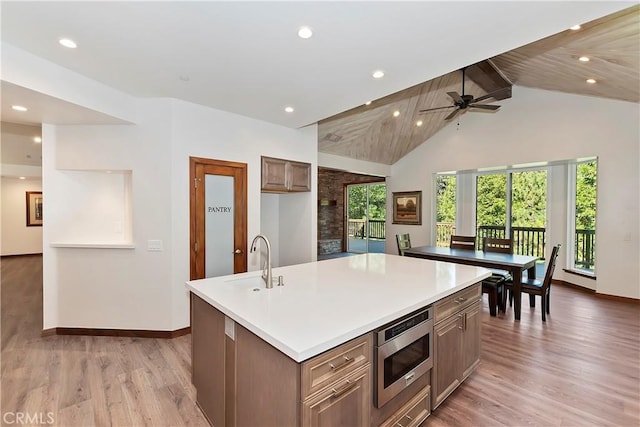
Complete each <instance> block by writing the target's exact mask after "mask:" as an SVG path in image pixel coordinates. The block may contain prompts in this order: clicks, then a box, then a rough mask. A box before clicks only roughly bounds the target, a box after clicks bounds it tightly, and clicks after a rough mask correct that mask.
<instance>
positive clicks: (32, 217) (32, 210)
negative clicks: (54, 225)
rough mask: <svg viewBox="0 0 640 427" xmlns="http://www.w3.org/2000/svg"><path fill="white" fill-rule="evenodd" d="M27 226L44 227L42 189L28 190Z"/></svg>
mask: <svg viewBox="0 0 640 427" xmlns="http://www.w3.org/2000/svg"><path fill="white" fill-rule="evenodd" d="M27 227H42V191H27Z"/></svg>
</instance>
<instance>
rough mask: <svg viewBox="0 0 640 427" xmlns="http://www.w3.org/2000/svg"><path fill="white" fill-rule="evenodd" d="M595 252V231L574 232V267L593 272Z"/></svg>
mask: <svg viewBox="0 0 640 427" xmlns="http://www.w3.org/2000/svg"><path fill="white" fill-rule="evenodd" d="M595 250H596V230H576V247H575V254H576V259H575V265H576V267H578V268H584V269H585V270H593V267H594V262H593V260H594V258H595Z"/></svg>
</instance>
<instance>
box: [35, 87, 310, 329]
mask: <svg viewBox="0 0 640 427" xmlns="http://www.w3.org/2000/svg"><path fill="white" fill-rule="evenodd" d="M139 102H140V104H139V107H140V108H139V113H138V117H139V122H138V123H137V124H136V125H131V126H128V125H121V126H57V127H56V126H49V125H47V126H45V127H44V128H45V130H46V132H44V134H45V135H46V138H47V139H46V140H44V138H43V176H44V180H45V182H46V183H47V185H46V189H47V194H48V195H49V196H48V197H49V198H50V199H51V200H52V203H51V206H48V209H51V210H52V213H51V218H50V221H49V220H48V223H47V226H48V230H49V231H50V233H48V234H47V233H45V236H46V238H45V259H46V261H45V264H46V268H45V288H46V289H45V322H44V323H45V326H44V327H45V329H46V328H52V327H87V328H117V329H150V330H176V329H180V328H183V327H185V326H188V325H189V300H188V293H187V291H186V289H185V286H184V283H185V281H187V280H189V262H190V261H189V191H190V182H189V157H190V156H195V157H205V158H212V159H219V160H227V161H236V162H243V163H247V164H248V183H247V184H248V185H247V187H248V188H247V190H248V235H249V238H250V239H252V238H253V236H255V235H256V234H258V233H260V232H261V215H267V216H268V219H267V220H266V222H267V223H269V224H271V225H270V226H271V227H273V228H274V229H272V230H270V231H271V232H273V233H276V234H275V235H274V236H275V237H276V239H275V243H276V244H275V246H274V251H277V255H276V259H278V260H279V262H280V265H286V264H288V263H296V262H308V261H311V260H314V259H315V250H316V246H315V233H316V222H317V219H316V217H315V203H314V202H315V200H316V190H315V188H316V187H317V184H316V177H315V174H314V178H313V182H312V186H313V187H312V188H313V191H312V192H309V193H301V194H292V195H280V196H275V197H279V198H280V199H279V200H278V201H277V203H278V205H279V209H280V213H282V212H283V211H286V212H293V213H295V214H289V213H287V214H286V215H284V216H282V215H279V212H278V211H275V212H270V211H269V210H267V211H261V206H260V204H261V197H260V196H261V193H260V156H261V155H268V156H274V157H283V158H289V159H292V160H300V161H306V162H310V163H312V164H313V170H316V149H317V147H316V136H315V129H314V127H310V128H305V129H301V130H292V129H288V128H283V127H280V126H275V125H271V124H268V123H265V122H260V121H256V120H253V119H249V118H246V117H242V116H238V115H234V114H230V113H226V112H222V111H216V110H212V109H209V108H206V107H202V106H199V105H195V104H190V103H186V102H182V101H176V100H162V99H155V100H154V99H147V100H140V101H139ZM73 169H96V170H101V171H104V170H131V171H132V178H131V181H132V183H131V194H132V203H131V205H132V206H131V209H132V217H133V221H132V222H133V224H132V236H133V239H132V240H133V244H134V245H135V248H134V249H86V248H57V247H50V246H49V245H50V244H51V243H52V241H54V240H59V239H60V237H59V236H60V235H61V234H64V229H65V228H66V227H68V224H71V223H73V218H69V215H72V213H70V212H69V210H68V204H65V203H64V200H65V197H64V192H65V191H66V190H67V189H66V188H65V185H64V184H65V182H67V180H68V174H69V173H70V172H69V171H68V170H73ZM270 215H274V216H273V217H271V216H270ZM288 227H291V228H292V229H294V230H301V231H300V232H299V233H298V237H297V238H295V239H289V238H288V239H286V240H284V242H286V245H285V244H282V245H280V244H279V243H280V241H279V240H278V238H279V237H280V235H281V234H282V230H285V229H288ZM76 238H77V236H76ZM151 239H153V240H161V241H162V242H163V247H164V250H163V251H162V252H149V251H147V242H148V240H151ZM89 240H90V239H89ZM81 243H90V241H83V242H81ZM96 243H99V242H96ZM248 243H250V242H248ZM246 249H247V251H248V249H249V248H248V247H247V248H246ZM248 260H249V270H257V269H259V268H260V263H259V260H258V256H254V255H249V259H248Z"/></svg>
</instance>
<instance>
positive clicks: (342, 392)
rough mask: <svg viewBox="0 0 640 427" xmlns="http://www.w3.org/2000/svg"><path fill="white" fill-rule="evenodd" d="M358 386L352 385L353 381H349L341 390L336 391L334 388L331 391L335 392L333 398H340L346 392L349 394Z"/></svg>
mask: <svg viewBox="0 0 640 427" xmlns="http://www.w3.org/2000/svg"><path fill="white" fill-rule="evenodd" d="M356 385H357V383H352V382H351V381H349V380H347V382H346V383H345V384H344V386H343V387H342V388H340V389H335V388H332V389H331V391H332V392H333V397H340V396H342V395H343V394H345V393H346V392H348V391H349V390H351V389H352V388H354V387H355V386H356Z"/></svg>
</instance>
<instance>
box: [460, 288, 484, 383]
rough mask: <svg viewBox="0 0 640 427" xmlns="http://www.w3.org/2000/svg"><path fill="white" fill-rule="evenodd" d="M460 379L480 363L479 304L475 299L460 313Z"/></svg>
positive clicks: (480, 323) (480, 321)
mask: <svg viewBox="0 0 640 427" xmlns="http://www.w3.org/2000/svg"><path fill="white" fill-rule="evenodd" d="M462 316H463V317H462V330H463V343H462V380H464V379H465V378H467V377H468V376H469V375H470V374H471V372H473V370H474V369H475V368H476V366H478V364H479V363H480V342H481V339H480V327H481V325H482V319H481V305H480V301H476V302H475V303H473V304H472V305H471V306H469V307H468V308H467V309H466V310H464V312H463V313H462Z"/></svg>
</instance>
